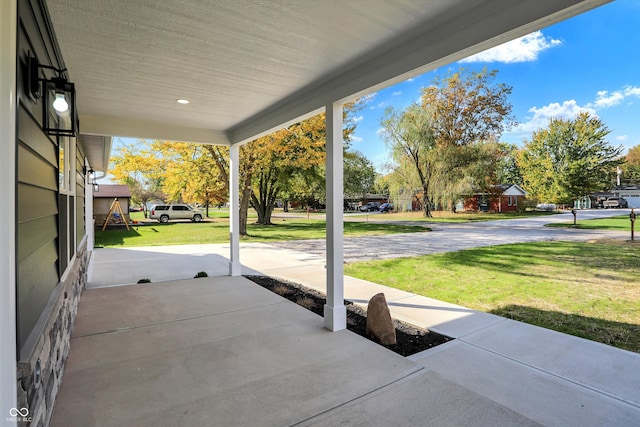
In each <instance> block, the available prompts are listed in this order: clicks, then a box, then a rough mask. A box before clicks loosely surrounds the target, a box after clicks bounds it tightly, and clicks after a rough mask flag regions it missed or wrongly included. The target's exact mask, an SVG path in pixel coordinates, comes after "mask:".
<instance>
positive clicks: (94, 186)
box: [87, 169, 100, 193]
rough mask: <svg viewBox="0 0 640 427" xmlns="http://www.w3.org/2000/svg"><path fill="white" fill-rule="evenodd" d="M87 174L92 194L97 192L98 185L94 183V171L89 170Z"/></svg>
mask: <svg viewBox="0 0 640 427" xmlns="http://www.w3.org/2000/svg"><path fill="white" fill-rule="evenodd" d="M87 172H89V185H92V186H93V192H94V193H97V192H99V191H100V185H98V183H97V182H96V171H94V170H93V169H89V170H88V171H87Z"/></svg>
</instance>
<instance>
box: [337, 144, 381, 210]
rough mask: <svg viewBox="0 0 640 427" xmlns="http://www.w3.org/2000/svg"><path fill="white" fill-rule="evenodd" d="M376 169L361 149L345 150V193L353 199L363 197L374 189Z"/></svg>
mask: <svg viewBox="0 0 640 427" xmlns="http://www.w3.org/2000/svg"><path fill="white" fill-rule="evenodd" d="M375 182H376V169H375V167H374V166H373V163H371V161H370V160H369V159H367V158H366V157H365V156H364V155H363V154H362V153H360V152H359V151H355V150H354V151H350V150H345V152H344V194H345V197H348V198H352V199H363V198H364V197H365V195H366V194H367V193H371V192H373V190H374V186H375Z"/></svg>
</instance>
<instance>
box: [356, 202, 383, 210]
mask: <svg viewBox="0 0 640 427" xmlns="http://www.w3.org/2000/svg"><path fill="white" fill-rule="evenodd" d="M378 210H380V203H378V202H369V203H367V204H366V205H362V206H360V212H372V211H378Z"/></svg>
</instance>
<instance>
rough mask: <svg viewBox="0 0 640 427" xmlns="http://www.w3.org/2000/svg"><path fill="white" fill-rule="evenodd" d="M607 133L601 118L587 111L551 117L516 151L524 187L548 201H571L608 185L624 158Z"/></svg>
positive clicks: (606, 187)
mask: <svg viewBox="0 0 640 427" xmlns="http://www.w3.org/2000/svg"><path fill="white" fill-rule="evenodd" d="M609 133H610V131H609V129H608V128H607V127H606V126H605V125H604V123H603V122H602V120H600V119H599V118H598V117H592V116H591V115H589V113H586V112H583V113H580V114H579V115H578V116H577V117H576V118H575V119H562V118H555V119H551V120H550V121H549V124H548V126H547V127H546V128H545V129H540V130H538V131H536V132H534V133H533V135H532V137H531V140H525V142H524V147H523V149H522V150H520V152H519V153H518V156H517V163H518V166H519V167H520V170H521V173H522V178H523V186H524V189H525V190H527V192H529V194H530V196H531V197H532V198H534V199H537V200H538V201H542V202H550V203H571V202H572V200H574V199H576V198H578V197H581V196H584V195H586V194H588V193H592V192H596V191H602V190H606V189H608V187H610V186H611V185H612V184H613V182H615V172H616V166H618V165H620V164H621V163H622V162H623V159H622V158H621V157H620V154H621V153H622V149H623V147H622V146H619V147H614V146H612V145H611V144H610V143H609V142H608V141H607V139H606V138H607V135H609Z"/></svg>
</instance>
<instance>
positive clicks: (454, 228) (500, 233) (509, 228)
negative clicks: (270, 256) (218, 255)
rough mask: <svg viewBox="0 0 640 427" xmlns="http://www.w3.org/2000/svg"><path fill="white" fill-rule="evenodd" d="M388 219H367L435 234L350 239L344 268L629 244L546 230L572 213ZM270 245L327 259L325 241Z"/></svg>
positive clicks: (604, 213) (589, 215) (586, 213)
mask: <svg viewBox="0 0 640 427" xmlns="http://www.w3.org/2000/svg"><path fill="white" fill-rule="evenodd" d="M629 213H630V210H629V209H616V210H609V209H607V210H605V209H599V210H595V209H594V210H581V211H578V221H580V220H584V219H597V218H607V217H612V216H617V215H629ZM384 217H385V216H384V214H377V215H376V214H372V215H371V217H370V218H369V219H370V220H371V221H375V222H388V223H390V224H398V223H400V224H405V225H422V226H425V227H429V228H431V229H432V232H430V233H408V234H391V235H385V236H364V237H346V238H345V239H344V258H345V261H346V262H355V261H365V260H372V259H390V258H402V257H412V256H418V255H427V254H433V253H439V252H452V251H458V250H462V249H469V248H475V247H480V246H494V245H503V244H507V243H524V242H539V241H554V240H565V241H589V240H595V239H629V238H630V234H629V233H628V232H618V231H608V230H581V229H571V228H552V227H545V224H549V223H559V222H568V221H573V215H572V214H571V213H570V212H569V213H563V214H557V215H549V216H539V217H530V218H519V219H509V220H498V221H484V222H475V223H446V222H424V221H401V222H396V221H386V220H385V219H384ZM270 245H272V246H276V247H282V248H287V249H291V250H295V251H300V252H305V253H309V254H314V255H319V256H322V257H324V254H325V246H326V242H325V241H324V239H314V240H295V241H287V242H273V243H270Z"/></svg>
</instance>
